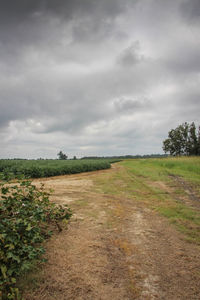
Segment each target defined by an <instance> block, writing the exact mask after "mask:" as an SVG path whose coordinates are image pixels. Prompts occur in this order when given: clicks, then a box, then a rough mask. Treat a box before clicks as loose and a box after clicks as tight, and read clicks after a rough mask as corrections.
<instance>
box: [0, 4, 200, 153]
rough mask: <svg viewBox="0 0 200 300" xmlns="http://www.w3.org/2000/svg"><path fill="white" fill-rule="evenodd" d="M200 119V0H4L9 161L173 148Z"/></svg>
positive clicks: (1, 113)
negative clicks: (181, 128) (183, 128)
mask: <svg viewBox="0 0 200 300" xmlns="http://www.w3.org/2000/svg"><path fill="white" fill-rule="evenodd" d="M199 116H200V0H168V1H166V0H4V1H1V0H0V143H1V147H0V158H12V157H24V158H39V157H46V158H56V155H57V153H58V152H59V150H62V151H63V152H65V153H66V154H67V155H68V156H73V155H76V156H78V157H81V156H88V155H125V154H151V153H163V152H162V141H163V140H164V139H165V138H166V137H167V133H168V131H169V130H170V129H172V128H175V127H176V126H177V125H179V124H181V123H183V122H185V121H187V122H192V121H194V122H195V123H196V124H199V123H200V122H199V121H200V118H199Z"/></svg>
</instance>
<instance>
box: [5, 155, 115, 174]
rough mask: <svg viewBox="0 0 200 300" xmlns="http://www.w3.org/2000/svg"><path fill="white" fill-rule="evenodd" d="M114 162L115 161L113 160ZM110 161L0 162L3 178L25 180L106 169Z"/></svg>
mask: <svg viewBox="0 0 200 300" xmlns="http://www.w3.org/2000/svg"><path fill="white" fill-rule="evenodd" d="M115 161H116V160H115ZM111 162H114V161H112V160H102V159H99V160H0V173H2V174H3V175H4V178H6V177H9V176H10V174H13V175H14V177H16V176H18V175H23V176H24V177H25V178H40V177H50V176H58V175H65V174H75V173H81V172H89V171H95V170H102V169H108V168H110V167H111V165H110V163H111Z"/></svg>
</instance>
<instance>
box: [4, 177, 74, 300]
mask: <svg viewBox="0 0 200 300" xmlns="http://www.w3.org/2000/svg"><path fill="white" fill-rule="evenodd" d="M70 216H71V212H70V209H68V208H67V207H65V206H58V205H56V204H54V203H51V202H50V201H49V193H47V192H45V191H44V186H41V187H40V188H37V187H36V186H35V185H33V184H32V183H31V182H30V181H25V180H24V181H21V182H18V183H16V184H14V185H13V184H12V185H11V184H1V194H0V299H2V300H6V299H16V300H19V299H21V296H20V292H19V290H18V288H17V279H18V278H19V277H20V275H21V274H22V273H23V272H25V271H27V270H29V269H30V268H31V267H32V265H33V262H35V261H36V260H37V259H41V255H42V254H44V252H45V249H44V247H43V245H42V243H43V241H44V240H45V239H47V238H48V237H50V235H51V234H52V230H50V228H51V229H52V225H54V226H57V228H58V229H59V230H61V226H60V224H59V221H60V220H63V219H69V218H70Z"/></svg>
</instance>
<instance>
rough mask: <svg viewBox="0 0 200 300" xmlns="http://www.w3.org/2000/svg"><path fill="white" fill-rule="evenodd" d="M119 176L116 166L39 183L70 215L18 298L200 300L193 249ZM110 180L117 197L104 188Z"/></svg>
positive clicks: (196, 253) (196, 256) (198, 265)
mask: <svg viewBox="0 0 200 300" xmlns="http://www.w3.org/2000/svg"><path fill="white" fill-rule="evenodd" d="M118 172H125V170H124V169H123V167H122V166H120V165H118V164H115V165H114V167H113V168H112V169H111V170H104V171H98V172H91V173H83V174H78V175H71V176H61V177H54V178H49V179H45V180H43V182H44V183H45V186H46V187H47V188H53V189H54V193H53V196H52V200H53V201H55V202H57V203H62V204H69V206H70V207H71V208H72V210H73V211H74V215H73V217H72V219H71V221H70V223H69V225H68V228H67V229H65V230H63V231H62V232H61V233H58V234H57V235H56V236H54V237H53V238H52V239H51V240H50V241H49V242H48V243H47V257H48V262H47V263H46V264H45V266H44V267H43V269H42V270H41V271H40V272H38V274H34V276H33V277H32V281H33V282H35V283H37V284H35V287H34V289H33V288H32V289H31V290H27V291H26V293H25V295H24V298H25V300H36V299H37V300H53V299H54V300H55V299H59V300H69V299H70V300H72V299H74V300H79V299H80V300H90V299H91V300H94V299H97V300H100V299H101V300H110V299H111V300H112V299H113V300H114V299H115V300H118V299H120V300H122V299H124V300H125V299H127V300H128V299H170V300H173V299H187V300H189V299H200V283H199V282H200V280H199V279H200V271H199V270H200V256H199V247H198V246H197V245H194V244H191V243H188V242H187V241H186V240H185V238H184V236H183V235H182V234H181V233H179V232H178V231H177V230H176V229H175V227H173V226H172V225H170V224H169V222H168V220H167V219H165V218H164V217H161V216H159V215H158V214H157V213H156V212H155V211H153V210H152V209H150V208H149V207H148V206H147V205H146V204H145V201H144V202H138V201H134V199H133V198H132V197H130V194H128V192H127V187H126V181H125V180H124V181H123V180H121V179H117V174H118ZM124 174H125V173H124ZM124 176H127V174H126V175H124ZM113 178H114V179H113ZM109 181H112V183H113V184H115V186H116V188H117V187H120V189H121V191H122V192H121V193H120V194H119V195H118V194H116V193H113V194H112V191H111V192H110V191H109V192H108V191H106V190H105V188H103V184H104V183H105V182H109ZM37 182H39V180H38V181H37ZM40 182H41V180H40ZM165 189H166V187H165V186H164V185H163V190H165ZM144 197H145V195H144Z"/></svg>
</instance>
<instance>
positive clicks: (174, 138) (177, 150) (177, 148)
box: [163, 122, 200, 155]
mask: <svg viewBox="0 0 200 300" xmlns="http://www.w3.org/2000/svg"><path fill="white" fill-rule="evenodd" d="M163 150H164V152H165V153H167V152H169V153H170V155H200V129H199V132H198V135H197V134H196V126H195V124H194V122H192V123H191V124H189V123H187V122H185V123H183V124H182V125H179V126H178V127H177V128H175V129H171V130H170V131H169V132H168V138H167V139H166V140H164V141H163Z"/></svg>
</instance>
